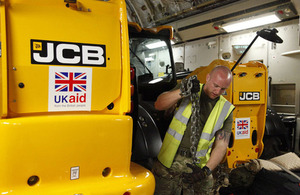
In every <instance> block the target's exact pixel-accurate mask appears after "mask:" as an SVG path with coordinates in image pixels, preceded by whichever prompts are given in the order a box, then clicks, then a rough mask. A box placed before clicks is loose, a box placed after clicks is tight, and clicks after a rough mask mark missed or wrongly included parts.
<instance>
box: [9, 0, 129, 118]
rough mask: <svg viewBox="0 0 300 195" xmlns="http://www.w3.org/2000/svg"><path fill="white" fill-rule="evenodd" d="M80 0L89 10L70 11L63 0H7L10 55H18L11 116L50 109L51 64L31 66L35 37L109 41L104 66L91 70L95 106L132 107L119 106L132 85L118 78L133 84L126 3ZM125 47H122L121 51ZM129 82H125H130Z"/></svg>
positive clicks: (13, 63)
mask: <svg viewBox="0 0 300 195" xmlns="http://www.w3.org/2000/svg"><path fill="white" fill-rule="evenodd" d="M80 2H81V5H82V6H83V7H84V8H85V9H86V10H88V9H89V10H90V11H85V9H83V10H84V11H77V10H73V9H70V8H68V7H66V5H65V3H64V1H63V0H52V1H35V0H28V1H21V0H10V1H9V4H10V6H8V7H7V19H8V21H9V22H8V26H7V31H8V32H10V33H9V35H8V45H9V48H8V55H10V56H12V55H13V56H18V57H17V58H16V57H12V58H11V59H10V63H9V94H10V95H9V115H12V116H15V115H24V114H27V113H36V112H39V113H43V112H47V111H48V86H47V84H48V80H49V78H48V71H49V67H48V65H33V64H31V59H30V57H31V55H30V47H31V45H30V40H31V39H39V40H50V41H60V42H71V43H84V44H102V45H105V46H106V60H107V65H106V67H105V68H103V67H94V68H93V86H92V108H91V110H92V111H102V112H107V113H124V112H127V111H128V110H129V104H128V103H127V102H126V103H125V102H123V104H124V105H120V104H121V102H120V101H121V100H122V99H120V96H122V95H125V94H127V93H128V94H130V93H129V89H127V88H128V87H124V88H123V86H121V85H122V83H121V80H120V79H121V78H122V76H123V77H125V78H123V79H124V80H123V81H125V80H126V82H127V83H129V79H130V78H129V77H128V76H127V75H129V74H127V66H128V65H127V64H129V59H128V57H127V48H128V40H127V39H128V38H127V37H128V35H127V33H128V32H127V26H126V25H127V22H126V19H125V17H126V12H125V10H126V8H125V5H124V3H123V4H122V3H121V2H122V1H117V0H112V1H109V2H104V1H93V0H82V1H80ZM125 26H126V27H125ZM121 48H124V50H122V51H121ZM122 66H123V67H124V70H125V71H124V72H122V69H121V67H122ZM13 68H15V71H14V70H13ZM128 69H129V67H128ZM97 75H99V76H97ZM100 75H101V76H100ZM20 82H22V83H24V85H25V87H24V88H19V87H18V83H20ZM127 83H123V84H124V85H126V86H127ZM104 89H105V90H104ZM116 89H118V90H116ZM121 89H122V90H121ZM124 90H125V91H124ZM37 93H38V94H39V95H38V96H37V95H36V94H37ZM127 96H128V97H129V95H127ZM126 99H127V97H126ZM31 102H35V104H31ZM111 102H114V105H115V107H114V109H113V110H111V111H108V110H107V109H106V107H107V106H108V105H109V104H110V103H111ZM122 109H123V110H122Z"/></svg>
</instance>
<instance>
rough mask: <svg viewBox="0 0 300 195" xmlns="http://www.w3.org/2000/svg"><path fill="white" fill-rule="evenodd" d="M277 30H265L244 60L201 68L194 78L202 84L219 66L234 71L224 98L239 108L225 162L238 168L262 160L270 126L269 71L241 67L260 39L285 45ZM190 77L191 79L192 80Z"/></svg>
mask: <svg viewBox="0 0 300 195" xmlns="http://www.w3.org/2000/svg"><path fill="white" fill-rule="evenodd" d="M277 32H278V31H277V30H276V29H263V30H261V31H258V32H257V35H256V37H255V38H254V39H253V40H252V42H251V43H250V44H249V46H248V47H247V49H246V50H245V51H244V53H243V54H242V55H241V57H240V58H239V59H238V60H237V61H236V62H235V63H234V62H229V61H224V60H214V61H213V62H211V63H210V65H208V66H206V67H200V68H198V69H196V70H195V71H193V72H192V73H191V74H190V75H197V77H198V79H199V80H200V82H204V83H205V81H206V75H207V74H208V73H209V72H210V71H211V70H212V69H213V68H214V67H215V66H217V65H223V66H227V67H228V68H229V69H231V71H232V74H233V80H232V83H231V85H230V87H229V88H228V89H227V90H226V91H225V94H223V96H224V97H225V98H226V99H227V100H228V101H229V102H231V103H232V104H233V105H234V106H235V110H234V111H233V124H232V133H231V137H230V142H229V147H228V149H227V154H226V156H225V158H224V161H225V160H226V159H227V163H228V167H229V168H234V167H236V166H238V165H239V164H241V163H244V162H246V161H248V160H250V159H256V158H259V157H260V155H261V154H262V152H263V149H264V144H263V137H264V131H265V122H266V109H267V92H268V90H267V89H268V70H267V68H266V66H265V65H264V64H262V63H260V62H258V61H253V62H248V63H244V64H240V63H239V62H240V61H241V60H242V58H243V57H244V56H245V55H246V53H247V52H248V50H249V49H250V48H251V46H252V45H253V43H254V42H255V41H256V39H257V38H258V37H261V38H264V39H266V40H268V41H272V42H275V43H282V42H283V41H282V39H281V38H280V37H279V36H278V35H277V34H276V33H277ZM190 75H189V76H190Z"/></svg>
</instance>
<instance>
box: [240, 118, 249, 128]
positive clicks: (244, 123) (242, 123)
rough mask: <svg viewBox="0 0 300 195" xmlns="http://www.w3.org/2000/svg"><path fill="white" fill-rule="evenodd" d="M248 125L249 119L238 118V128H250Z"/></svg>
mask: <svg viewBox="0 0 300 195" xmlns="http://www.w3.org/2000/svg"><path fill="white" fill-rule="evenodd" d="M248 126H249V122H248V120H238V121H237V129H239V130H244V129H248Z"/></svg>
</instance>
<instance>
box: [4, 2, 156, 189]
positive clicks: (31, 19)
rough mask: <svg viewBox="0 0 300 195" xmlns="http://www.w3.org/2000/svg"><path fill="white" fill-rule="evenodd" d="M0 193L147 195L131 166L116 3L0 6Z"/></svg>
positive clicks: (144, 178)
mask: <svg viewBox="0 0 300 195" xmlns="http://www.w3.org/2000/svg"><path fill="white" fill-rule="evenodd" d="M0 22H1V27H0V34H1V50H2V52H1V58H0V62H1V64H0V65H1V82H0V85H1V88H0V90H1V93H0V103H1V106H0V109H1V110H0V115H1V119H0V148H1V149H0V193H1V194H16V195H26V194H39V195H47V194H49V195H54V194H55V195H59V194H61V195H75V194H76V195H92V194H93V195H96V194H105V195H108V194H120V195H131V194H132V195H133V194H136V195H141V194H153V192H154V177H153V175H152V174H151V173H150V172H149V171H148V170H146V169H144V168H142V167H141V166H139V165H137V164H135V163H132V162H131V161H130V157H131V145H132V127H133V124H132V119H131V117H130V116H128V115H127V113H128V112H129V110H130V64H129V47H128V44H129V43H128V26H127V16H126V4H125V2H124V1H123V0H110V1H106V0H80V1H76V0H39V1H37V0H26V1H24V0H1V1H0Z"/></svg>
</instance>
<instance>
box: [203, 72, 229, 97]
mask: <svg viewBox="0 0 300 195" xmlns="http://www.w3.org/2000/svg"><path fill="white" fill-rule="evenodd" d="M231 81H232V74H231V71H230V69H229V68H227V67H226V66H216V67H215V68H214V69H212V71H211V72H210V73H208V74H207V75H206V84H205V85H204V92H205V93H206V95H208V97H209V98H210V99H216V98H217V97H219V96H220V95H222V94H223V92H224V91H225V90H226V89H227V88H228V87H229V86H230V83H231Z"/></svg>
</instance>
